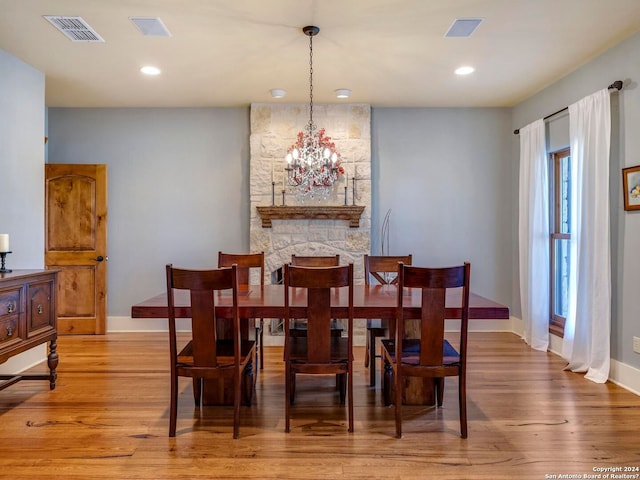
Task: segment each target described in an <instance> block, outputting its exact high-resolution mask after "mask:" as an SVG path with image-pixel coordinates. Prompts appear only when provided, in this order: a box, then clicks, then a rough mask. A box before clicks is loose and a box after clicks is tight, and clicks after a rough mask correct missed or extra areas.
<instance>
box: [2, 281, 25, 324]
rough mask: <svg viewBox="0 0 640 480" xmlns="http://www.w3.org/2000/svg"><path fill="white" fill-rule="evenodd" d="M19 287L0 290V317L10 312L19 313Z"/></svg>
mask: <svg viewBox="0 0 640 480" xmlns="http://www.w3.org/2000/svg"><path fill="white" fill-rule="evenodd" d="M21 292H22V289H21V288H16V289H14V290H5V291H2V292H0V317H2V316H4V315H10V314H12V313H20V293H21Z"/></svg>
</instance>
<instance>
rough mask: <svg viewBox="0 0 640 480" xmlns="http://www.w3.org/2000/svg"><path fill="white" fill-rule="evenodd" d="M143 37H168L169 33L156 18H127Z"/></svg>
mask: <svg viewBox="0 0 640 480" xmlns="http://www.w3.org/2000/svg"><path fill="white" fill-rule="evenodd" d="M129 20H131V21H132V22H133V23H134V25H135V26H136V27H138V30H140V32H141V33H142V35H144V36H145V37H170V36H171V33H170V32H169V30H167V27H165V26H164V23H162V20H160V19H159V18H158V17H129Z"/></svg>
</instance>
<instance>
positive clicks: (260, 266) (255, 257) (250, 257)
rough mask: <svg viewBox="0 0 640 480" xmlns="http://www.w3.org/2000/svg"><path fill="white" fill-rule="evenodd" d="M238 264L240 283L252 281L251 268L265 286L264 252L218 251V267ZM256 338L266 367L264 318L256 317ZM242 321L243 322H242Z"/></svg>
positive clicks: (259, 355) (244, 284)
mask: <svg viewBox="0 0 640 480" xmlns="http://www.w3.org/2000/svg"><path fill="white" fill-rule="evenodd" d="M233 264H236V265H237V266H238V284H239V285H242V286H248V285H249V284H250V283H251V269H255V270H256V271H258V273H259V274H260V286H264V252H260V253H224V252H218V268H221V267H230V266H231V265H233ZM255 321H256V324H255V328H256V330H255V338H256V342H257V352H258V363H259V364H260V370H262V369H263V368H264V344H263V340H264V319H262V318H260V319H256V320H255ZM241 323H242V322H241Z"/></svg>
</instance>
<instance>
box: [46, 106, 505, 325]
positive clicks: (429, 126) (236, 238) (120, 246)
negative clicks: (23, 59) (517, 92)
mask: <svg viewBox="0 0 640 480" xmlns="http://www.w3.org/2000/svg"><path fill="white" fill-rule="evenodd" d="M48 121H49V132H48V133H49V137H50V141H49V160H48V161H49V162H50V163H105V164H107V165H108V168H109V218H108V227H109V305H108V314H109V315H110V316H126V315H128V314H129V312H130V307H131V305H132V304H134V303H136V302H138V301H140V300H142V299H144V298H146V297H149V296H151V295H154V294H156V293H158V292H161V291H162V290H163V289H164V283H163V281H164V280H163V278H164V277H163V270H162V269H163V266H164V264H165V263H167V262H173V263H175V264H179V265H183V266H189V265H191V266H202V265H206V264H209V265H214V264H215V258H216V254H217V250H218V249H220V250H228V251H247V250H248V248H249V246H248V245H249V233H248V225H249V193H248V183H249V172H248V166H249V163H248V153H247V152H248V141H249V132H248V125H249V121H248V110H245V109H61V108H51V109H49V120H48ZM509 128H510V114H509V110H506V109H380V110H375V111H374V114H373V136H374V137H375V138H374V144H373V151H374V153H373V165H374V166H373V168H374V169H375V173H374V174H373V175H374V178H376V179H377V180H376V184H375V185H374V186H372V191H373V192H372V193H373V202H374V206H373V215H374V218H373V223H374V231H379V224H380V217H381V216H384V214H385V213H386V211H387V209H389V208H391V209H392V212H393V213H392V217H391V218H392V222H391V223H392V238H391V245H392V248H393V250H394V251H395V252H398V253H399V252H404V251H407V252H412V253H413V254H414V255H415V262H416V263H417V264H424V265H426V264H431V265H433V264H443V265H444V264H454V263H459V262H462V261H465V260H469V261H470V262H472V265H473V266H472V269H473V274H472V279H473V280H472V282H473V288H474V290H475V291H477V292H478V293H481V294H483V295H486V296H488V297H490V298H493V299H495V300H498V301H500V302H504V303H509V302H510V279H509V272H510V271H511V268H512V267H511V263H510V262H511V258H510V257H509V255H505V254H504V252H510V250H511V238H510V228H509V219H510V214H509V209H510V196H511V195H512V191H511V188H510V186H509V185H508V181H507V180H508V179H509V177H510V174H509V169H510V156H509V154H510V137H509V135H508V132H509ZM375 229H377V230H375ZM403 232H410V235H406V234H403ZM375 237H376V235H375V234H374V239H373V240H374V243H375V240H376V238H375ZM375 248H376V247H374V248H373V250H372V251H373V252H375ZM391 253H394V252H391Z"/></svg>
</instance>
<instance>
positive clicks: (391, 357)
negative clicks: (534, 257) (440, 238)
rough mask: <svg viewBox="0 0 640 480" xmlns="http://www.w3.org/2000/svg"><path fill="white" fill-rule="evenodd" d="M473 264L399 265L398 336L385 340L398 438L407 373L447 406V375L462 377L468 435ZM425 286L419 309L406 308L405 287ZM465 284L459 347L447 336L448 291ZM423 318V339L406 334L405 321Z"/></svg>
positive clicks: (387, 384) (460, 394) (386, 377)
mask: <svg viewBox="0 0 640 480" xmlns="http://www.w3.org/2000/svg"><path fill="white" fill-rule="evenodd" d="M470 270H471V267H470V265H469V263H465V264H464V265H461V266H458V267H450V268H421V267H410V266H405V265H403V264H400V265H399V267H398V303H397V305H398V308H397V315H396V334H395V339H393V340H391V339H387V340H383V341H382V355H383V358H384V360H385V375H384V383H385V388H384V391H385V397H386V399H385V403H387V404H388V402H389V400H390V398H389V397H390V396H391V395H390V393H391V392H390V388H389V387H390V386H391V384H392V383H391V381H392V380H393V388H394V390H395V409H396V412H395V413H396V436H397V437H398V438H400V437H401V436H402V397H403V385H404V384H405V377H422V378H423V381H424V382H427V381H428V380H430V381H431V382H433V387H434V388H435V391H436V397H437V405H438V407H441V406H442V399H443V393H444V377H449V376H456V377H458V403H459V408H460V434H461V436H462V438H467V403H466V393H467V392H466V360H467V328H468V323H469V274H470ZM407 287H409V288H414V289H420V290H421V294H422V308H421V309H420V311H419V312H418V313H413V314H412V313H411V312H408V311H405V310H404V308H403V302H404V295H403V289H404V288H407ZM458 287H461V288H462V295H461V299H462V300H461V305H460V312H461V324H460V335H459V341H458V346H457V347H458V349H457V350H456V348H454V346H453V345H451V343H450V342H449V341H448V340H446V339H445V338H444V323H445V316H446V305H445V304H446V293H447V289H449V288H458ZM413 318H417V319H418V320H419V324H418V325H419V328H418V331H419V338H411V339H409V338H405V331H406V329H405V320H408V319H413Z"/></svg>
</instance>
